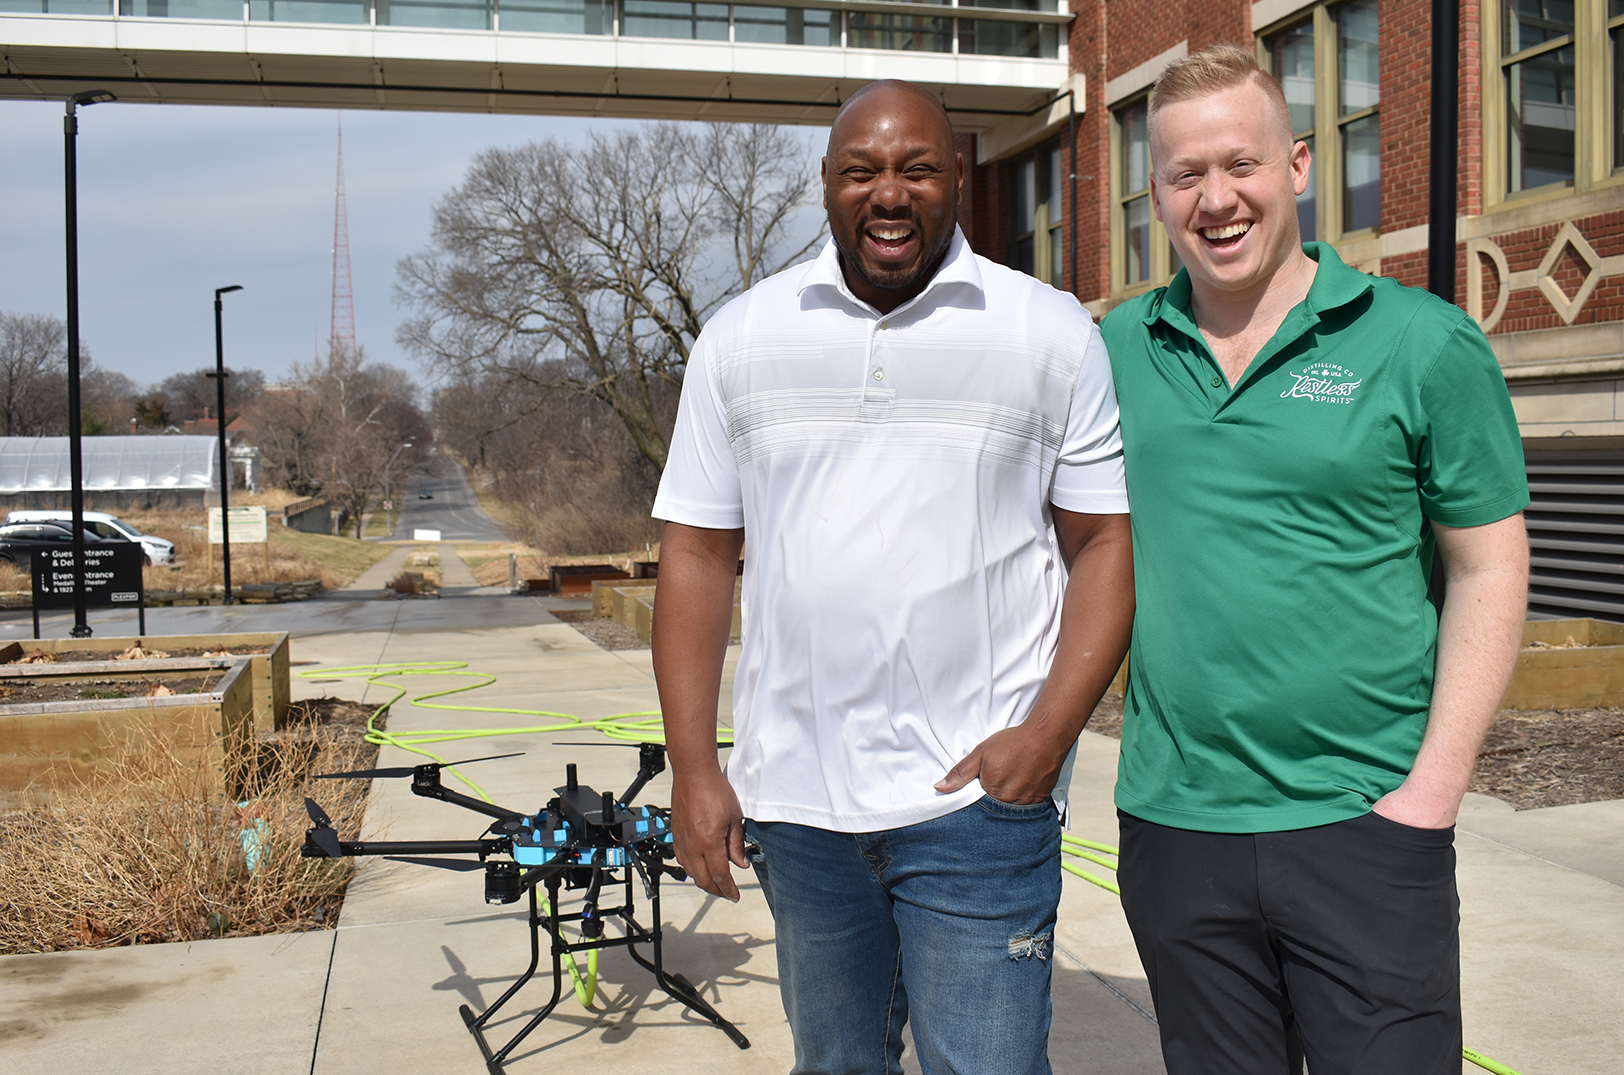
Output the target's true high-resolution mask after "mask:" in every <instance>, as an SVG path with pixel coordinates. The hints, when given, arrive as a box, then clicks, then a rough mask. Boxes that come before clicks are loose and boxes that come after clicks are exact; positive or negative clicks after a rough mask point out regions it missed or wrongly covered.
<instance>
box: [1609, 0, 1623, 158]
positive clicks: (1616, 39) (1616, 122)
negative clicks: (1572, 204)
mask: <svg viewBox="0 0 1624 1075" xmlns="http://www.w3.org/2000/svg"><path fill="white" fill-rule="evenodd" d="M1613 7H1614V8H1615V9H1621V8H1624V0H1613ZM1612 38H1613V50H1612V51H1613V55H1612V57H1611V59H1612V63H1613V167H1614V168H1624V64H1621V63H1619V62H1618V58H1619V55H1620V53H1621V52H1624V26H1619V27H1616V28H1614V30H1613V33H1612Z"/></svg>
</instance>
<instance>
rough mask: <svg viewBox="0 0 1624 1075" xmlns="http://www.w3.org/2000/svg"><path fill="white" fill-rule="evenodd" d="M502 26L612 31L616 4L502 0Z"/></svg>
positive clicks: (540, 30) (544, 31) (597, 0)
mask: <svg viewBox="0 0 1624 1075" xmlns="http://www.w3.org/2000/svg"><path fill="white" fill-rule="evenodd" d="M501 16H502V30H503V31H504V32H506V31H509V30H515V31H518V32H520V33H533V34H610V33H613V32H614V29H615V27H614V18H615V8H614V4H613V3H610V2H608V0H502V8H501Z"/></svg>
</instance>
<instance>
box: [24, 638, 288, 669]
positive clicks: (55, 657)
mask: <svg viewBox="0 0 1624 1075" xmlns="http://www.w3.org/2000/svg"><path fill="white" fill-rule="evenodd" d="M36 652H40V651H38V650H30V649H29V648H28V642H27V640H24V642H23V656H24V657H27V656H29V655H30V654H31V653H36ZM162 652H163V653H164V654H165V655H167V656H169V657H239V656H240V657H249V656H254V655H257V654H260V653H264V652H265V650H264V648H263V647H250V648H248V649H242V650H233V649H228V650H223V651H222V650H221V649H220V648H219V647H218V646H216V647H215V648H213V649H209V648H206V647H203V646H193V647H190V648H188V649H166V650H163V651H162ZM48 656H49V657H50V658H51V659H50V660H49V661H47V662H44V663H47V664H69V663H78V662H82V661H116V660H119V659H120V657H119V655H118V654H117V653H116V652H109V651H107V650H88V649H70V650H60V651H58V652H56V653H52V654H49V655H48Z"/></svg>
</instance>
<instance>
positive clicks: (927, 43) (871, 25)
mask: <svg viewBox="0 0 1624 1075" xmlns="http://www.w3.org/2000/svg"><path fill="white" fill-rule="evenodd" d="M847 34H848V35H849V36H848V39H847V44H849V45H850V46H851V47H852V48H854V49H902V50H905V51H909V52H952V51H953V20H952V19H951V18H947V19H939V18H936V17H935V16H931V15H886V14H874V13H871V12H867V11H853V12H851V14H850V16H849V21H848V22H847Z"/></svg>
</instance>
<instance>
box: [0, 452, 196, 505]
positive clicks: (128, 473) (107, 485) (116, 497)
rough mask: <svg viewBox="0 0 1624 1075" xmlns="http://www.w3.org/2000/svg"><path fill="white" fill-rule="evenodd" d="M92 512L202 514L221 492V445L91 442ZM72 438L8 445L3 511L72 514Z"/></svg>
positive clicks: (0, 480)
mask: <svg viewBox="0 0 1624 1075" xmlns="http://www.w3.org/2000/svg"><path fill="white" fill-rule="evenodd" d="M80 443H81V444H82V445H83V457H84V490H85V496H86V506H87V507H90V506H91V503H92V502H94V506H95V507H96V508H98V509H101V510H108V509H110V508H111V509H119V508H129V507H158V506H160V505H161V506H166V507H180V506H201V505H202V504H203V503H204V501H205V499H206V498H207V496H208V494H209V493H210V491H212V490H213V489H214V488H215V486H216V484H217V478H216V474H217V471H216V470H215V465H216V461H217V460H218V459H219V452H220V443H219V441H217V440H216V439H215V438H213V437H187V436H150V437H84V438H83V439H82V440H81V442H80ZM68 459H69V456H68V438H67V437H0V505H3V506H4V507H6V508H56V507H66V506H67V500H68V493H69V490H70V489H71V478H72V469H71V468H70V467H69V465H68Z"/></svg>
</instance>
